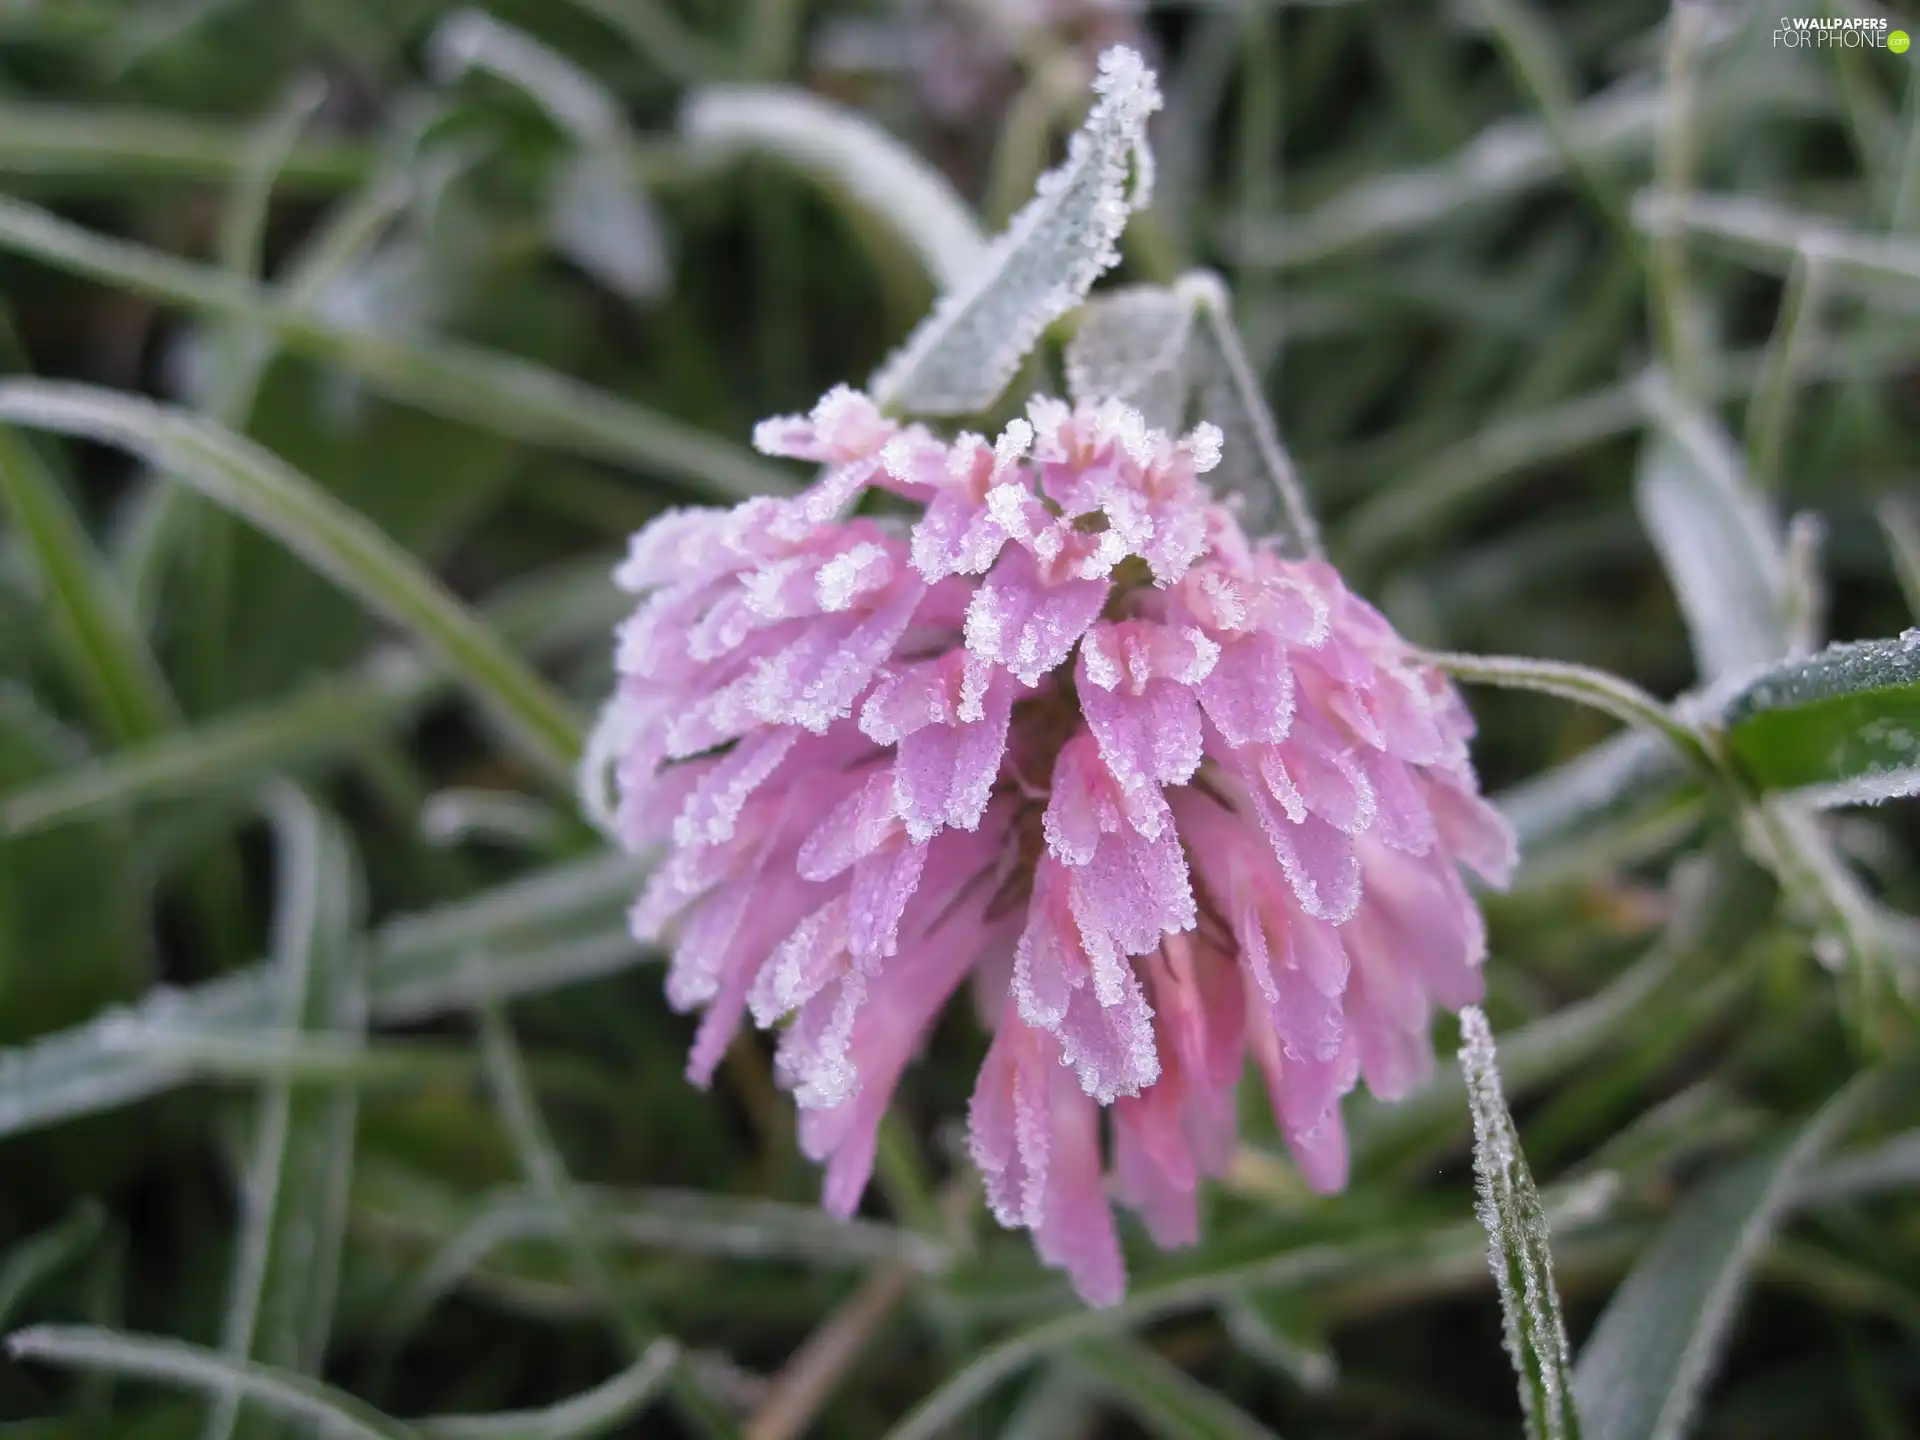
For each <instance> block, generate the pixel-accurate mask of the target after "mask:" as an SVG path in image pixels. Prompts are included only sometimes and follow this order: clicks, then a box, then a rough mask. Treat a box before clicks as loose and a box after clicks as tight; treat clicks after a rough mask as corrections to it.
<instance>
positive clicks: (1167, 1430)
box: [1069, 1339, 1275, 1440]
mask: <svg viewBox="0 0 1920 1440" xmlns="http://www.w3.org/2000/svg"><path fill="white" fill-rule="evenodd" d="M1069 1364H1070V1367H1071V1369H1072V1370H1073V1372H1074V1373H1075V1374H1076V1375H1078V1376H1079V1377H1080V1378H1082V1379H1083V1380H1084V1381H1085V1382H1086V1383H1087V1384H1088V1385H1089V1386H1090V1388H1092V1389H1093V1390H1094V1391H1095V1393H1097V1394H1102V1395H1104V1396H1105V1397H1106V1398H1107V1399H1108V1400H1110V1401H1112V1402H1113V1403H1114V1404H1116V1405H1118V1406H1119V1407H1120V1408H1121V1409H1122V1410H1124V1411H1126V1412H1127V1413H1128V1414H1129V1415H1131V1416H1132V1417H1133V1418H1134V1419H1135V1420H1136V1421H1138V1422H1139V1423H1140V1424H1141V1425H1142V1426H1143V1427H1145V1429H1146V1430H1147V1432H1148V1433H1149V1434H1152V1435H1158V1436H1161V1437H1162V1440H1275V1436H1274V1433H1273V1431H1271V1430H1269V1429H1268V1428H1267V1427H1266V1426H1264V1425H1262V1424H1261V1423H1260V1422H1259V1421H1257V1420H1255V1419H1254V1418H1253V1417H1252V1416H1251V1415H1249V1414H1247V1413H1246V1411H1244V1410H1242V1409H1240V1408H1239V1407H1238V1406H1237V1405H1235V1404H1234V1403H1233V1402H1232V1401H1231V1400H1229V1399H1227V1397H1226V1396H1224V1395H1221V1394H1219V1393H1218V1392H1216V1391H1213V1390H1209V1389H1208V1388H1207V1387H1206V1386H1204V1385H1202V1384H1201V1383H1200V1382H1199V1381H1197V1380H1195V1379H1194V1378H1193V1377H1192V1376H1190V1375H1188V1374H1187V1373H1186V1372H1185V1371H1184V1370H1181V1369H1179V1368H1178V1367H1177V1366H1175V1365H1172V1364H1169V1363H1168V1362H1167V1361H1166V1360H1165V1359H1164V1358H1162V1357H1161V1356H1160V1355H1159V1354H1158V1353H1156V1352H1155V1351H1153V1350H1150V1349H1148V1348H1147V1347H1146V1346H1145V1345H1141V1344H1137V1343H1135V1342H1133V1341H1128V1340H1114V1339H1108V1340H1097V1341H1090V1342H1088V1343H1087V1344H1084V1345H1081V1346H1079V1347H1078V1348H1077V1349H1075V1350H1074V1351H1073V1356H1072V1360H1071V1361H1070V1362H1069Z"/></svg>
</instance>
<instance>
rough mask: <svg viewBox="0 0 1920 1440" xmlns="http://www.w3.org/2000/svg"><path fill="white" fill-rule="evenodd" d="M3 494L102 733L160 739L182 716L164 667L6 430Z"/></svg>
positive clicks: (64, 508) (40, 470)
mask: <svg viewBox="0 0 1920 1440" xmlns="http://www.w3.org/2000/svg"><path fill="white" fill-rule="evenodd" d="M0 494H4V495H5V497H6V503H7V508H8V510H9V512H10V513H11V514H12V516H13V519H14V523H15V524H16V525H17V526H18V527H19V532H18V533H19V534H20V536H21V538H22V540H23V541H24V542H25V548H26V550H27V553H28V554H29V555H30V556H31V557H32V560H33V563H34V565H35V567H36V568H37V569H38V570H39V572H40V578H41V582H42V584H43V585H44V586H45V594H46V599H47V603H48V608H49V610H50V611H51V612H52V615H51V619H52V621H53V624H54V627H55V633H56V634H57V635H59V636H60V637H61V638H62V639H63V640H64V641H65V642H66V643H65V646H64V649H65V651H66V653H67V655H68V656H69V661H70V668H71V669H72V671H73V675H74V679H75V680H76V682H77V684H78V688H79V689H80V691H81V693H82V694H84V695H86V696H87V697H88V699H89V701H90V702H91V705H92V709H93V712H94V715H95V717H96V718H97V720H98V722H99V724H100V727H101V729H102V731H103V732H104V733H106V734H108V735H111V736H112V737H113V738H114V739H116V740H119V741H123V742H124V741H129V740H140V739H144V738H146V737H147V736H150V735H156V734H158V733H160V732H161V731H163V730H165V729H167V728H168V726H169V725H171V724H172V723H173V722H174V720H175V719H177V718H178V714H179V712H178V709H177V707H176V706H175V704H174V700H173V695H172V693H171V692H170V691H169V690H168V688H167V682H166V678H165V676H163V675H162V674H161V671H160V666H159V664H158V662H156V661H155V660H154V658H153V654H152V652H151V651H149V650H148V649H147V646H146V642H145V640H144V639H143V638H142V637H141V635H140V633H139V630H138V629H137V628H136V627H135V625H134V623H133V617H132V612H131V611H130V610H129V608H128V606H127V603H126V597H125V596H124V595H122V594H121V593H120V592H119V590H118V588H117V587H116V586H115V584H114V581H113V577H112V574H111V572H110V571H109V570H108V568H107V565H106V562H105V561H104V560H102V558H101V557H100V554H99V552H98V551H97V550H95V549H94V547H93V542H92V541H91V540H90V539H89V538H88V536H87V532H86V530H85V528H84V527H83V526H82V525H81V523H80V518H79V516H77V515H75V514H74V512H73V507H72V506H70V505H69V504H68V503H67V498H66V496H65V495H64V494H62V493H61V490H60V486H59V484H58V482H57V481H55V479H54V478H53V476H52V475H50V474H48V473H47V470H46V467H45V466H44V465H42V464H41V463H40V458H39V457H38V456H37V455H35V454H34V453H33V450H32V448H31V447H30V446H29V445H28V444H27V443H26V441H25V440H23V439H22V438H21V437H20V436H18V435H15V434H13V433H12V432H10V431H7V430H4V429H0Z"/></svg>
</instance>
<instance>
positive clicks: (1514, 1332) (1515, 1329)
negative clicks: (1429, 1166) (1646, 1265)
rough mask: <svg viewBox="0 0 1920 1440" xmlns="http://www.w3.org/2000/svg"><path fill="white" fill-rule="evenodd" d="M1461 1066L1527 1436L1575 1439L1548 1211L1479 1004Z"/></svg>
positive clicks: (1481, 1207) (1467, 1015) (1467, 1022)
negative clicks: (1505, 1092)
mask: <svg viewBox="0 0 1920 1440" xmlns="http://www.w3.org/2000/svg"><path fill="white" fill-rule="evenodd" d="M1460 1071H1461V1074H1462V1075H1464V1076H1465V1078H1466V1082H1467V1104H1468V1106H1469V1107H1470V1108H1471V1109H1472V1111H1473V1173H1474V1178H1475V1180H1476V1182H1477V1183H1478V1186H1479V1191H1480V1198H1479V1203H1478V1205H1477V1207H1476V1208H1477V1210H1478V1212H1479V1216H1480V1223H1481V1224H1482V1225H1483V1226H1485V1227H1486V1231H1487V1263H1488V1264H1489V1265H1490V1266H1491V1267H1492V1269H1493V1278H1494V1282H1495V1283H1496V1284H1497V1285H1498V1286H1499V1288H1500V1311H1501V1315H1502V1317H1503V1319H1504V1321H1505V1329H1506V1346H1507V1354H1508V1356H1509V1358H1510V1359H1511V1360H1512V1361H1513V1368H1514V1373H1515V1374H1516V1375H1517V1376H1518V1377H1519V1380H1520V1409H1521V1411H1522V1413H1523V1414H1524V1415H1525V1417H1526V1433H1527V1435H1528V1436H1529V1437H1530V1440H1578V1436H1579V1434H1580V1421H1579V1417H1578V1415H1577V1414H1576V1413H1575V1411H1574V1403H1573V1392H1572V1388H1571V1387H1572V1379H1571V1373H1570V1363H1569V1357H1568V1353H1567V1332H1566V1326H1565V1325H1564V1324H1563V1323H1562V1321H1561V1318H1560V1297H1559V1294H1558V1292H1557V1291H1556V1290H1555V1289H1554V1285H1553V1256H1552V1253H1551V1251H1550V1250H1549V1248H1548V1244H1547V1215H1546V1210H1545V1209H1544V1207H1542V1205H1541V1204H1540V1193H1539V1191H1537V1190H1536V1189H1535V1188H1534V1184H1533V1176H1532V1175H1531V1174H1530V1173H1529V1172H1528V1170H1527V1160H1526V1156H1525V1155H1524V1154H1522V1153H1521V1150H1520V1136H1519V1134H1518V1133H1517V1132H1516V1131H1515V1130H1514V1128H1513V1116H1512V1115H1510V1114H1509V1113H1508V1111H1507V1101H1506V1097H1505V1095H1503V1094H1502V1093H1501V1089H1500V1070H1499V1066H1498V1065H1497V1064H1496V1062H1495V1059H1494V1052H1493V1032H1492V1030H1491V1029H1489V1028H1488V1025H1487V1017H1486V1016H1485V1015H1484V1014H1483V1013H1482V1012H1481V1010H1480V1007H1479V1006H1477V1005H1469V1006H1468V1007H1467V1008H1466V1009H1464V1010H1462V1011H1461V1012H1460Z"/></svg>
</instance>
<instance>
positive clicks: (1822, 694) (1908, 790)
mask: <svg viewBox="0 0 1920 1440" xmlns="http://www.w3.org/2000/svg"><path fill="white" fill-rule="evenodd" d="M1721 723H1722V725H1723V726H1724V727H1725V734H1726V746H1727V749H1728V751H1729V752H1730V753H1731V754H1732V756H1733V757H1734V759H1735V761H1736V762H1737V763H1738V764H1739V765H1740V767H1741V769H1742V771H1743V772H1744V773H1745V774H1746V776H1747V777H1748V778H1749V779H1750V780H1752V781H1753V783H1754V784H1755V785H1757V786H1759V787H1760V788H1761V789H1763V790H1807V791H1810V792H1811V793H1810V794H1809V795H1808V796H1807V797H1806V798H1809V799H1812V800H1813V801H1814V802H1815V803H1817V804H1860V803H1868V804H1870V803H1873V802H1875V801H1879V800H1887V799H1891V798H1894V797H1896V796H1902V795H1912V794H1915V793H1916V792H1920V630H1909V631H1907V632H1906V634H1904V635H1902V636H1901V637H1900V638H1898V639H1895V640H1870V641H1866V642H1864V643H1859V644H1848V645H1832V646H1829V647H1828V648H1827V649H1825V650H1823V651H1822V652H1820V653H1819V654H1818V655H1814V656H1811V657H1810V658H1808V659H1806V660H1797V661H1793V662H1791V663H1789V664H1786V665H1782V666H1779V667H1777V668H1775V669H1772V670H1769V671H1766V672H1765V673H1763V674H1761V675H1759V676H1757V677H1755V678H1754V679H1752V680H1751V681H1749V682H1748V683H1747V684H1745V685H1744V686H1742V687H1741V689H1740V690H1739V691H1738V692H1737V693H1736V694H1735V695H1734V696H1733V698H1732V699H1731V700H1729V701H1728V702H1727V703H1726V705H1725V707H1724V708H1723V709H1722V711H1721Z"/></svg>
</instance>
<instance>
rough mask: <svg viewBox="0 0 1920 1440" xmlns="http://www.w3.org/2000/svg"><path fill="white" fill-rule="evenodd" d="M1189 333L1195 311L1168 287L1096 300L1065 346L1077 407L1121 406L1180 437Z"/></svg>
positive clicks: (1150, 287) (1069, 383) (1142, 288)
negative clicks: (1116, 402) (1101, 403)
mask: <svg viewBox="0 0 1920 1440" xmlns="http://www.w3.org/2000/svg"><path fill="white" fill-rule="evenodd" d="M1192 332H1193V306H1192V305H1191V304H1190V303H1188V301H1186V300H1185V299H1183V298H1182V297H1181V296H1180V295H1178V294H1177V293H1176V292H1174V291H1173V290H1170V289H1168V288H1166V287H1165V286H1162V285H1140V286H1135V287H1133V288H1130V289H1126V290H1116V291H1114V292H1113V293H1112V294H1110V295H1101V296H1098V297H1097V298H1095V299H1094V300H1092V301H1090V302H1088V304H1087V307H1086V310H1085V312H1084V313H1083V315H1082V318H1081V320H1080V328H1079V329H1078V330H1077V331H1076V332H1074V337H1073V339H1072V340H1071V341H1070V342H1069V343H1068V345H1067V356H1066V360H1067V388H1068V390H1069V392H1070V393H1071V394H1072V396H1073V398H1074V400H1075V401H1076V402H1080V403H1084V402H1088V401H1095V400H1107V399H1113V400H1122V401H1125V402H1126V403H1127V404H1128V405H1131V406H1133V407H1134V408H1135V409H1136V410H1138V411H1139V412H1140V413H1141V415H1142V416H1143V417H1145V419H1146V422H1147V424H1149V425H1151V426H1153V427H1154V428H1155V429H1158V430H1166V431H1169V432H1172V431H1175V430H1178V429H1179V428H1180V427H1181V425H1182V424H1184V423H1185V420H1186V410H1187V393H1188V391H1189V389H1190V388H1191V385H1190V381H1189V376H1188V373H1187V371H1188V366H1187V346H1188V344H1189V343H1190V339H1191V336H1192Z"/></svg>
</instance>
